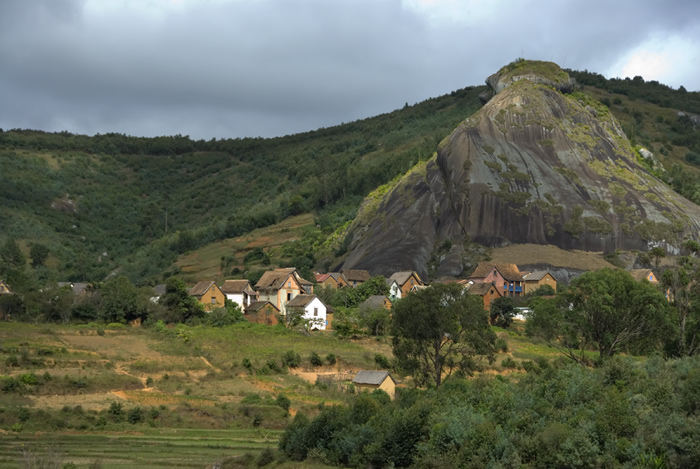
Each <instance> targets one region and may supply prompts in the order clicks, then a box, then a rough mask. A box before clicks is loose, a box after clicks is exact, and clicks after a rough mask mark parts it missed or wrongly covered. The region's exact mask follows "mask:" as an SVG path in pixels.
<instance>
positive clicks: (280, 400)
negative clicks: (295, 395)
mask: <svg viewBox="0 0 700 469" xmlns="http://www.w3.org/2000/svg"><path fill="white" fill-rule="evenodd" d="M275 403H276V404H277V405H278V406H280V407H281V408H283V409H284V410H286V411H287V412H289V407H290V406H291V405H292V401H290V400H289V398H288V397H287V396H285V395H284V394H280V395H279V396H277V400H276V401H275Z"/></svg>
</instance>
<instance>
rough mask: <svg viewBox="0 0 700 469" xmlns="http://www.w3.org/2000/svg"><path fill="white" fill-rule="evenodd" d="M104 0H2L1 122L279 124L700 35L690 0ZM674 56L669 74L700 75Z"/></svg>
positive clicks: (274, 130)
mask: <svg viewBox="0 0 700 469" xmlns="http://www.w3.org/2000/svg"><path fill="white" fill-rule="evenodd" d="M101 4H102V3H101V2H92V3H89V2H87V1H80V0H44V1H38V0H37V1H33V0H4V1H2V2H0V63H1V64H2V67H1V68H0V103H2V106H1V107H0V127H2V128H5V129H7V128H15V127H21V128H36V129H42V130H48V131H58V130H69V131H72V132H76V133H85V134H94V133H98V132H99V133H106V132H122V133H126V134H130V135H146V136H154V135H173V134H177V133H180V134H183V135H190V136H192V137H193V138H205V139H209V138H212V137H217V138H222V137H224V138H225V137H243V136H265V137H269V136H275V135H285V134H290V133H296V132H302V131H306V130H312V129H315V128H318V127H328V126H332V125H336V124H339V123H341V122H349V121H352V120H355V119H359V118H364V117H369V116H372V115H376V114H379V113H383V112H389V111H391V110H393V109H396V108H398V107H401V106H402V105H403V104H404V103H405V102H408V103H411V104H412V103H414V102H418V101H422V100H424V99H427V98H430V97H434V96H438V95H441V94H445V93H449V92H450V91H453V90H455V89H459V88H462V87H465V86H472V85H479V84H482V83H483V81H484V79H485V78H486V76H488V75H489V74H491V73H493V72H494V71H496V70H497V69H498V68H500V67H501V66H503V65H504V64H506V63H508V62H510V61H511V60H513V59H515V58H516V57H519V56H523V57H526V58H532V59H540V60H552V61H554V62H557V63H559V64H560V65H562V66H564V67H568V68H574V69H579V70H583V69H588V70H591V71H596V72H599V73H606V72H607V71H608V70H610V69H611V67H613V66H614V65H615V64H616V63H618V62H619V61H620V60H621V58H622V57H625V56H626V54H629V53H630V51H632V50H634V49H635V48H636V47H638V46H639V45H641V44H644V43H645V42H646V41H649V40H651V39H654V38H657V39H659V38H660V39H661V40H663V39H665V38H672V37H681V38H682V37H687V38H689V40H690V41H693V40H695V38H698V37H700V34H699V33H700V29H699V28H700V26H699V25H700V4H699V3H698V2H694V1H675V2H673V1H672V2H664V3H661V2H656V1H653V0H647V1H634V2H632V1H619V2H609V1H607V2H605V1H602V0H601V1H593V2H587V3H586V4H585V5H583V4H582V3H581V2H575V1H550V2H542V1H529V2H528V1H519V2H508V1H501V2H489V4H488V5H489V8H491V10H492V11H493V12H494V13H493V14H486V13H484V10H482V9H480V8H482V7H479V6H478V4H477V5H476V6H474V4H471V5H472V6H465V7H464V9H462V10H456V11H455V12H454V13H455V15H453V17H450V15H449V14H447V15H445V16H446V17H447V18H446V19H445V18H443V19H434V18H433V19H431V17H429V16H428V15H426V14H424V13H421V12H420V11H418V10H415V9H411V8H409V7H408V6H407V5H406V4H404V3H402V2H401V1H400V0H355V1H350V0H339V1H333V2H328V1H327V0H295V1H290V0H259V1H256V2H251V1H231V2H221V1H219V2H216V1H213V2H200V3H193V2H185V3H184V4H183V5H182V6H181V7H180V8H174V9H170V10H163V11H160V12H158V11H157V10H150V12H147V11H146V10H145V9H144V7H141V9H140V10H134V9H127V8H118V7H116V6H115V5H118V4H116V3H109V2H105V3H104V5H111V6H109V7H105V8H102V9H98V8H97V7H96V6H95V5H97V6H98V7H99V6H100V5H101ZM465 5H467V4H465ZM446 8H456V7H455V6H454V5H453V6H451V7H450V6H447V7H446ZM468 8H471V9H472V10H468ZM483 8H486V7H485V6H484V7H483ZM464 12H467V13H466V14H462V15H460V14H461V13H464ZM469 12H471V14H469ZM694 44H695V46H696V49H695V50H694V51H692V53H696V54H697V53H698V49H700V43H698V41H694ZM677 68H678V69H677V70H674V73H673V74H668V75H667V76H673V77H679V78H678V79H679V80H682V81H683V82H682V83H680V82H679V83H667V84H669V85H671V86H679V85H680V84H683V85H684V86H685V87H686V88H688V89H690V90H698V89H700V79H699V78H698V77H697V76H696V75H697V73H696V70H694V69H693V68H694V67H693V64H692V63H689V64H677ZM645 78H647V79H653V77H652V78H650V77H645ZM660 81H663V80H660Z"/></svg>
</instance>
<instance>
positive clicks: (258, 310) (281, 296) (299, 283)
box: [156, 268, 425, 330]
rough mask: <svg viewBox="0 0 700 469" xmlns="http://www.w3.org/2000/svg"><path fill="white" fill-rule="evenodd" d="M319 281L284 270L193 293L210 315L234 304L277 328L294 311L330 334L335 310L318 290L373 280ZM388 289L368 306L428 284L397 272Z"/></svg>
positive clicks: (320, 277) (205, 285)
mask: <svg viewBox="0 0 700 469" xmlns="http://www.w3.org/2000/svg"><path fill="white" fill-rule="evenodd" d="M315 277H316V278H315V280H316V282H311V281H309V280H306V279H304V278H303V277H301V275H300V274H299V272H298V271H297V270H296V269H295V268H280V269H274V270H270V271H267V272H265V273H263V275H262V277H260V280H258V282H257V283H256V284H255V285H252V284H251V282H250V281H248V280H226V281H224V282H223V284H221V286H219V285H217V284H216V282H214V281H211V280H207V281H201V282H198V283H197V284H196V285H194V286H193V287H192V288H191V289H190V290H189V293H190V295H192V296H194V297H195V298H197V300H198V301H199V302H200V303H202V304H203V305H204V309H205V310H207V311H211V310H213V309H215V308H221V307H223V306H224V304H225V302H226V300H230V301H232V302H234V303H236V304H238V306H239V307H240V308H241V311H243V312H244V315H245V317H246V319H248V320H249V321H251V322H258V323H263V324H268V325H274V324H277V323H278V321H279V318H280V317H282V318H287V317H289V315H290V312H292V311H293V312H297V313H298V314H299V317H300V318H301V319H303V320H305V321H307V322H308V324H309V327H310V329H311V330H327V329H330V328H331V324H332V321H333V309H332V307H330V306H328V305H326V304H325V303H323V301H321V300H320V299H319V298H318V296H316V295H314V286H318V287H331V288H353V287H357V286H359V285H362V284H363V283H364V282H366V281H368V280H369V279H370V278H371V277H370V273H369V272H368V271H367V270H342V271H340V272H331V273H327V274H315ZM387 286H388V288H389V296H388V297H385V296H373V297H371V298H369V299H368V300H367V304H368V305H375V304H376V305H378V306H381V307H384V308H387V309H390V308H391V304H392V301H394V300H396V299H399V298H402V297H404V296H406V295H408V294H409V293H410V292H411V291H415V289H417V288H424V287H425V284H424V283H423V282H422V281H421V279H420V277H419V276H418V274H417V273H416V272H397V273H396V274H394V275H392V276H391V277H390V278H389V279H387ZM156 288H157V290H156V295H157V296H159V295H162V294H163V293H164V286H159V287H156ZM157 296H156V298H157Z"/></svg>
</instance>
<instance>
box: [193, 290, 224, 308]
mask: <svg viewBox="0 0 700 469" xmlns="http://www.w3.org/2000/svg"><path fill="white" fill-rule="evenodd" d="M212 298H214V301H215V302H214V301H212ZM199 302H200V303H202V304H203V305H204V310H205V311H211V310H213V309H215V308H223V307H224V305H225V304H226V295H224V293H223V292H222V291H221V289H220V288H219V287H217V286H216V285H212V287H211V288H210V289H209V290H207V291H206V293H204V295H202V296H201V297H200V298H199Z"/></svg>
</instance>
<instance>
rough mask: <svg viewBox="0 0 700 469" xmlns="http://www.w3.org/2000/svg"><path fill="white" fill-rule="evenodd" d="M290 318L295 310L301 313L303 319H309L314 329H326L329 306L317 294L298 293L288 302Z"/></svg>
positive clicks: (310, 327) (311, 327)
mask: <svg viewBox="0 0 700 469" xmlns="http://www.w3.org/2000/svg"><path fill="white" fill-rule="evenodd" d="M286 307H287V314H288V318H289V317H290V316H291V313H292V312H293V311H295V310H297V311H299V313H300V314H301V319H303V320H305V321H308V324H309V329H310V330H312V331H325V330H326V328H327V327H328V318H327V313H328V308H327V307H326V305H325V304H324V303H323V301H321V300H320V299H319V298H318V297H317V296H316V295H297V296H295V297H294V298H292V299H291V300H290V301H288V302H287V305H286Z"/></svg>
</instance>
